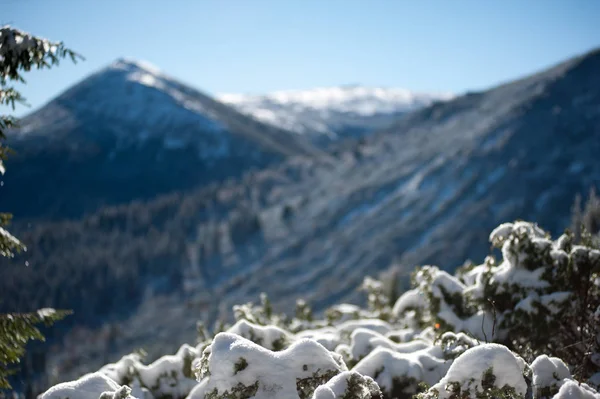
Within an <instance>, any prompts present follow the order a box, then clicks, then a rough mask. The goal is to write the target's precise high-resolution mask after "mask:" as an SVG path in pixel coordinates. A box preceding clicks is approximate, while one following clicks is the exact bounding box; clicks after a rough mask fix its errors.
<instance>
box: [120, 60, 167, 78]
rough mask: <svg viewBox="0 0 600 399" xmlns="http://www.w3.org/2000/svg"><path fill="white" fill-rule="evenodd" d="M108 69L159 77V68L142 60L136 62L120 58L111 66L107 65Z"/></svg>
mask: <svg viewBox="0 0 600 399" xmlns="http://www.w3.org/2000/svg"><path fill="white" fill-rule="evenodd" d="M109 68H110V69H120V70H126V71H130V72H134V71H137V72H144V73H148V74H151V75H161V74H162V72H161V70H160V68H158V67H157V66H155V65H153V64H152V63H150V62H148V61H144V60H136V59H134V58H127V57H121V58H118V59H116V60H115V61H114V62H113V63H112V64H110V65H109Z"/></svg>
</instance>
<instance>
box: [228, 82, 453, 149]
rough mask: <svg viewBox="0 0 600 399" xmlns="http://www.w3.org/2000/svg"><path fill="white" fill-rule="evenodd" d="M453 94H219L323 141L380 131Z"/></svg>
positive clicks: (361, 90)
mask: <svg viewBox="0 0 600 399" xmlns="http://www.w3.org/2000/svg"><path fill="white" fill-rule="evenodd" d="M452 97H453V95H452V94H450V93H414V92H411V91H409V90H405V89H393V88H381V87H363V86H340V87H323V88H318V89H312V90H290V91H278V92H273V93H268V94H265V95H240V94H223V95H219V96H217V98H218V99H219V100H220V101H223V102H224V103H226V104H229V105H231V106H233V107H235V108H237V109H238V110H239V111H240V112H242V113H244V114H246V115H249V116H252V117H254V118H256V119H258V120H261V121H263V122H265V123H268V124H271V125H274V126H279V127H281V128H283V129H287V130H290V131H294V132H297V133H299V134H301V135H304V136H306V137H308V138H310V139H311V140H312V141H313V142H315V143H318V144H323V143H330V142H332V141H337V140H339V139H340V138H345V137H360V136H363V135H365V134H367V133H371V132H373V131H376V130H381V129H383V128H386V127H388V126H389V125H391V124H392V123H393V122H395V121H397V120H398V119H399V118H400V117H401V116H402V115H404V114H406V113H407V112H410V111H414V110H416V109H419V108H423V107H425V106H427V105H430V104H432V103H433V102H436V101H443V100H449V99H451V98H452Z"/></svg>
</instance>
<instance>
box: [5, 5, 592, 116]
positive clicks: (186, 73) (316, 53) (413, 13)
mask: <svg viewBox="0 0 600 399" xmlns="http://www.w3.org/2000/svg"><path fill="white" fill-rule="evenodd" d="M0 5H1V7H2V16H0V23H2V24H7V23H8V24H11V25H13V26H15V27H18V28H20V29H23V30H26V31H28V32H30V33H33V34H36V35H41V36H45V37H48V38H49V39H52V40H62V41H64V42H65V44H67V45H68V47H70V48H72V49H74V50H76V51H78V52H80V53H81V54H83V55H84V56H85V57H86V61H85V62H82V63H79V64H77V65H70V64H69V63H66V62H65V63H64V64H62V65H61V66H60V67H58V68H56V69H53V70H50V71H42V72H38V71H36V72H32V73H30V74H28V75H27V81H28V84H27V86H25V87H23V88H22V92H23V94H24V95H25V97H26V98H27V99H28V101H29V103H30V104H31V105H32V106H33V107H34V108H35V107H37V106H40V105H42V104H43V103H44V102H46V101H48V100H49V99H51V98H52V97H54V96H55V95H57V94H59V93H60V92H61V91H62V90H64V89H65V88H67V87H68V86H70V85H71V84H73V83H76V82H77V81H79V80H81V79H82V78H84V77H85V76H86V75H87V74H89V73H91V72H93V71H95V70H97V69H99V68H102V67H103V66H105V65H107V64H109V63H111V62H112V61H113V60H115V59H116V58H118V57H123V56H126V57H133V58H138V59H143V60H147V61H150V62H151V63H153V64H155V65H156V66H158V67H160V68H161V69H162V70H164V71H165V72H167V73H168V74H170V75H172V76H175V77H177V78H179V79H181V80H183V81H185V82H188V83H190V84H192V85H194V86H196V87H197V88H199V89H202V90H204V91H206V92H208V93H213V94H214V93H221V92H233V93H236V92H239V93H263V92H268V91H273V90H284V89H306V88H312V87H319V86H333V85H341V84H363V85H368V86H387V87H404V88H408V89H411V90H417V91H452V92H457V93H458V92H463V91H466V90H478V89H483V88H486V87H490V86H493V85H495V84H497V83H500V82H503V81H506V80H510V79H514V78H517V77H520V76H522V75H525V74H528V73H531V72H534V71H536V70H539V69H540V68H544V67H547V66H549V65H552V64H553V63H556V62H559V61H561V60H563V59H565V58H568V57H571V56H573V55H577V54H580V53H583V52H586V51H588V50H590V49H592V48H595V47H598V46H600V22H599V20H598V16H599V15H600V1H598V0H562V1H559V0H502V1H500V0H498V1H492V0H452V1H451V0H439V1H434V0H419V1H417V0H410V1H409V0H271V1H266V0H194V1H193V0H188V1H183V0H181V1H177V0H172V1H158V0H119V1H117V0H101V1H91V0H52V1H49V0H0ZM23 112H24V110H23V109H19V110H18V113H19V114H22V113H23Z"/></svg>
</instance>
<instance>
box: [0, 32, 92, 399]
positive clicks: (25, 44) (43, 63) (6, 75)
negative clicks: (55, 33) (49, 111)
mask: <svg viewBox="0 0 600 399" xmlns="http://www.w3.org/2000/svg"><path fill="white" fill-rule="evenodd" d="M64 58H70V59H71V60H72V61H73V62H76V61H77V60H78V59H82V57H81V56H80V55H78V54H77V53H75V52H74V51H72V50H69V49H68V48H66V47H64V45H63V44H62V43H60V42H51V41H48V40H46V39H43V38H39V37H35V36H32V35H30V34H28V33H25V32H22V31H20V30H18V29H14V28H11V27H10V26H4V27H2V28H0V104H1V105H6V106H10V107H12V110H13V111H14V109H15V105H16V104H17V103H21V104H25V105H26V102H25V98H24V97H23V96H22V95H21V93H19V92H18V91H17V90H16V89H15V88H14V87H13V86H11V84H14V83H15V82H20V83H25V79H24V78H23V75H22V74H23V72H27V71H30V70H31V69H43V68H51V67H52V66H54V65H57V64H58V63H59V61H60V60H61V59H64ZM16 126H17V120H16V118H14V117H13V116H10V115H0V174H4V173H5V172H6V169H5V163H4V161H5V160H6V158H7V156H8V155H9V153H10V148H8V147H7V146H6V144H5V141H6V134H7V133H8V131H9V130H10V129H11V128H14V127H16ZM11 218H12V215H11V214H10V213H0V256H4V257H13V256H14V255H15V253H17V252H20V251H23V250H26V248H25V246H24V245H23V244H22V243H21V242H20V241H19V240H18V239H17V238H16V237H14V236H13V235H12V234H11V233H10V232H9V231H8V230H6V227H7V226H8V224H9V223H10V220H11ZM69 313H70V312H68V311H59V310H54V309H40V310H38V311H36V312H32V313H9V314H0V389H5V388H10V384H9V382H8V376H9V375H10V373H11V372H13V371H14V369H13V368H12V365H14V364H17V363H19V361H20V359H21V358H22V356H23V355H24V353H25V345H26V344H27V342H28V341H30V340H34V339H35V340H44V336H43V335H42V333H41V332H40V330H39V329H38V328H37V327H36V325H40V324H44V325H46V326H50V325H52V324H53V323H54V322H55V321H57V320H60V319H62V318H63V317H65V316H66V315H67V314H69Z"/></svg>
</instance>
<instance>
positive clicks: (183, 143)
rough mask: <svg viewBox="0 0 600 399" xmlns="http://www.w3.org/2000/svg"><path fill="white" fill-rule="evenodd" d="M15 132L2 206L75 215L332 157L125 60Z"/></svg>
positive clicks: (20, 212)
mask: <svg viewBox="0 0 600 399" xmlns="http://www.w3.org/2000/svg"><path fill="white" fill-rule="evenodd" d="M14 133H15V134H11V135H10V138H9V142H8V144H9V145H10V146H11V147H13V148H14V149H15V155H14V156H12V157H11V159H10V160H9V161H8V163H7V167H8V173H7V175H6V176H5V178H4V180H5V183H6V184H5V188H4V189H3V190H4V192H3V198H2V201H3V204H2V205H3V206H5V207H6V208H7V209H11V210H13V212H14V213H15V215H16V217H27V218H29V217H39V216H48V217H51V218H61V217H65V216H66V217H78V216H80V215H81V214H82V213H85V212H90V211H93V210H94V209H96V208H97V207H99V206H103V205H107V204H115V203H119V202H127V201H131V200H135V199H144V198H146V199H147V198H152V197H154V196H155V195H157V194H160V193H167V192H169V191H173V190H182V189H183V190H185V189H192V188H194V187H197V186H198V185H202V184H207V183H210V182H213V181H222V180H224V179H227V178H230V177H235V176H240V175H241V174H242V173H244V172H246V171H247V170H250V169H252V168H261V167H264V166H267V165H270V164H273V163H276V162H280V161H281V160H283V159H285V158H286V157H293V156H309V157H310V156H317V157H327V155H326V154H325V153H324V152H323V151H322V150H320V149H318V148H317V147H315V146H313V145H312V144H311V143H310V142H308V141H307V140H305V139H304V138H302V137H299V136H298V135H296V134H294V133H292V132H288V131H285V130H282V129H280V128H277V127H273V126H269V125H265V124H263V123H261V122H259V121H256V120H254V119H251V118H248V117H246V116H244V115H242V114H240V113H239V112H237V111H236V110H234V109H232V108H230V107H228V106H226V105H224V104H222V103H220V102H218V101H216V100H214V99H212V98H210V97H209V96H208V95H206V94H204V93H202V92H200V91H198V90H197V89H194V88H192V87H189V86H186V85H185V84H183V83H181V82H179V81H177V80H175V79H172V78H170V77H169V76H168V75H166V74H163V73H162V72H158V71H157V70H156V69H154V68H151V67H148V66H147V65H146V64H141V63H139V62H137V61H125V60H117V61H116V62H114V63H112V64H110V65H109V66H108V67H106V68H103V69H101V70H99V71H97V72H96V73H94V74H92V75H90V76H89V77H87V78H85V79H83V80H82V81H80V82H78V83H77V84H75V85H74V86H72V87H71V88H69V89H67V90H65V91H64V92H63V93H61V94H60V95H59V96H57V97H56V98H55V99H54V100H52V101H50V102H49V103H47V104H46V105H45V106H43V107H42V108H40V109H38V110H36V111H34V112H32V113H31V114H30V115H28V116H26V117H25V118H23V119H22V120H21V121H20V128H19V130H17V131H16V132H14ZM67 165H68V167H67ZM172 173H175V175H174V176H173V174H172ZM22 182H27V184H26V185H25V184H23V183H22ZM33 182H38V183H40V184H38V185H37V187H34V185H33V184H31V183H33ZM51 186H59V187H62V188H63V190H65V192H64V193H62V194H57V193H56V192H55V191H53V190H52V189H51ZM88 191H89V192H88ZM40 193H41V196H40ZM66 193H68V194H66ZM38 197H39V198H38Z"/></svg>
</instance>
